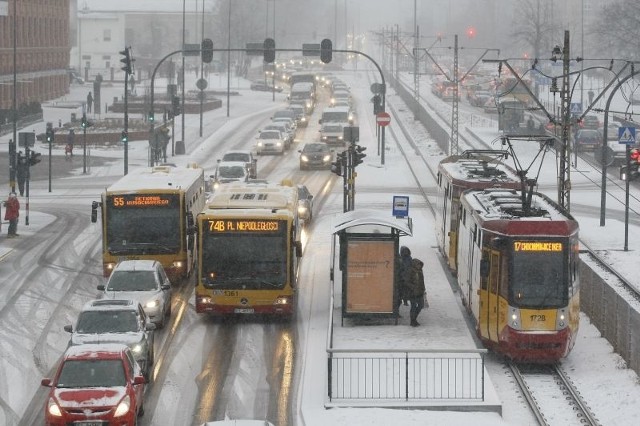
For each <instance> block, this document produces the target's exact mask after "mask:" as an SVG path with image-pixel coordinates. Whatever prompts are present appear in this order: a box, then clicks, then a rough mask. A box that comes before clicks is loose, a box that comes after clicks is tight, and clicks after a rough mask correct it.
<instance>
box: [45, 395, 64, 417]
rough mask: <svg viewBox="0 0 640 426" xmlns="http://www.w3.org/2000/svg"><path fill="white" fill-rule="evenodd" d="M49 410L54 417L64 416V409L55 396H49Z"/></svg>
mask: <svg viewBox="0 0 640 426" xmlns="http://www.w3.org/2000/svg"><path fill="white" fill-rule="evenodd" d="M47 411H48V412H49V414H51V415H52V416H54V417H61V416H62V410H61V409H60V406H59V405H58V404H57V403H56V401H55V400H54V399H53V398H49V402H48V403H47Z"/></svg>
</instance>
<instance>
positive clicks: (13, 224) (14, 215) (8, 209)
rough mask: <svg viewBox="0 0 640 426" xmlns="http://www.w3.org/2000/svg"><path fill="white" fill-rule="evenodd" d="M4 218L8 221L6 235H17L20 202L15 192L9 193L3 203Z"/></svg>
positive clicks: (12, 236) (11, 236) (10, 236)
mask: <svg viewBox="0 0 640 426" xmlns="http://www.w3.org/2000/svg"><path fill="white" fill-rule="evenodd" d="M4 206H5V211H4V220H8V221H9V231H8V232H7V237H9V238H14V237H17V236H18V233H17V232H18V217H20V202H19V201H18V197H17V196H16V193H15V192H12V193H10V194H9V198H7V201H5V203H4Z"/></svg>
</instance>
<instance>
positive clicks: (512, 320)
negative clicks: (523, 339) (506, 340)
mask: <svg viewBox="0 0 640 426" xmlns="http://www.w3.org/2000/svg"><path fill="white" fill-rule="evenodd" d="M509 326H510V327H511V328H513V329H514V330H522V322H521V321H520V309H517V308H511V310H510V311H509Z"/></svg>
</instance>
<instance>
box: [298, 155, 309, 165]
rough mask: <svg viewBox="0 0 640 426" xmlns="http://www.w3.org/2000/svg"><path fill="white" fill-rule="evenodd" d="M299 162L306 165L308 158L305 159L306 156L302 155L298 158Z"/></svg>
mask: <svg viewBox="0 0 640 426" xmlns="http://www.w3.org/2000/svg"><path fill="white" fill-rule="evenodd" d="M300 160H302V161H304V162H305V163H306V162H307V161H309V157H307V156H306V155H304V154H302V155H301V156H300Z"/></svg>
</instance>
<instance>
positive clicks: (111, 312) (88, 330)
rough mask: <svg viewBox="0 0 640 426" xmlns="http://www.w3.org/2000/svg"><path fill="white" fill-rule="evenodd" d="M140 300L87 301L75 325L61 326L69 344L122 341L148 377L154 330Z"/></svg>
mask: <svg viewBox="0 0 640 426" xmlns="http://www.w3.org/2000/svg"><path fill="white" fill-rule="evenodd" d="M155 329H156V326H155V324H154V323H152V322H151V321H150V320H149V318H148V317H147V314H145V313H144V309H142V306H140V303H138V302H136V301H134V300H130V299H116V300H111V299H105V300H92V301H91V302H87V303H86V304H85V305H84V307H83V308H82V310H81V311H80V314H79V315H78V320H77V321H76V325H75V328H74V327H73V326H72V325H65V326H64V330H65V331H66V332H68V333H71V339H70V340H69V346H77V345H86V344H102V343H122V344H124V345H127V346H129V348H130V349H131V352H132V353H133V356H134V357H135V359H136V361H137V362H138V364H139V365H140V369H142V372H143V374H144V376H145V377H146V378H147V379H148V378H149V377H150V376H151V369H152V368H153V361H154V330H155Z"/></svg>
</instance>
